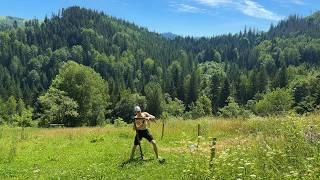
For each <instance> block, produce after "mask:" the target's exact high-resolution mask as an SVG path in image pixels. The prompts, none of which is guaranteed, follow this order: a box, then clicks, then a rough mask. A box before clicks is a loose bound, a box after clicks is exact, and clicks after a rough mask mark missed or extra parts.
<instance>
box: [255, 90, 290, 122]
mask: <svg viewBox="0 0 320 180" xmlns="http://www.w3.org/2000/svg"><path fill="white" fill-rule="evenodd" d="M292 104H293V97H292V92H291V91H290V90H288V89H275V90H273V91H271V92H267V93H266V94H265V95H263V98H262V99H261V100H259V101H257V102H256V104H255V105H254V107H253V111H254V112H255V113H257V114H258V115H262V116H266V115H270V114H276V115H279V114H283V113H285V112H287V111H288V110H290V109H291V108H292Z"/></svg>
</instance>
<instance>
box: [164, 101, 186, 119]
mask: <svg viewBox="0 0 320 180" xmlns="http://www.w3.org/2000/svg"><path fill="white" fill-rule="evenodd" d="M184 111H185V107H184V104H183V102H182V101H181V100H179V99H178V98H174V99H173V100H172V99H171V97H167V98H166V103H165V104H164V105H163V112H162V115H161V116H162V117H168V116H174V117H178V116H182V115H183V113H184Z"/></svg>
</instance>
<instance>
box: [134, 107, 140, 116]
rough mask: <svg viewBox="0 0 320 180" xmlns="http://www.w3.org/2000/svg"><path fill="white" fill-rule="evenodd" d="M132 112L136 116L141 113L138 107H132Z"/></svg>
mask: <svg viewBox="0 0 320 180" xmlns="http://www.w3.org/2000/svg"><path fill="white" fill-rule="evenodd" d="M134 112H135V113H136V114H140V113H141V108H140V107H139V106H135V107H134Z"/></svg>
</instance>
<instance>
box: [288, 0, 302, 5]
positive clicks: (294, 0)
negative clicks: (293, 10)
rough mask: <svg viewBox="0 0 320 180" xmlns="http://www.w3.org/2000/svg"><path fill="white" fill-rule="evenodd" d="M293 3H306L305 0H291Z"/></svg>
mask: <svg viewBox="0 0 320 180" xmlns="http://www.w3.org/2000/svg"><path fill="white" fill-rule="evenodd" d="M291 2H292V3H294V4H297V5H303V4H305V3H304V1H303V0H291Z"/></svg>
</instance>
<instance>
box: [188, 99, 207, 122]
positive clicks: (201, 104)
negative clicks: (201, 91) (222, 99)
mask: <svg viewBox="0 0 320 180" xmlns="http://www.w3.org/2000/svg"><path fill="white" fill-rule="evenodd" d="M211 114H212V113H211V101H210V99H209V98H208V97H207V96H200V97H199V99H198V100H197V101H196V103H192V104H191V106H190V111H189V112H188V113H186V117H187V118H189V117H192V118H193V119H196V118H200V117H203V116H208V115H211Z"/></svg>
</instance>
